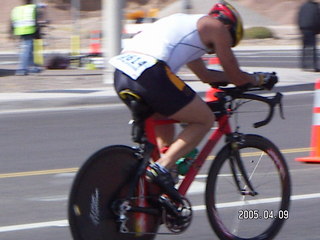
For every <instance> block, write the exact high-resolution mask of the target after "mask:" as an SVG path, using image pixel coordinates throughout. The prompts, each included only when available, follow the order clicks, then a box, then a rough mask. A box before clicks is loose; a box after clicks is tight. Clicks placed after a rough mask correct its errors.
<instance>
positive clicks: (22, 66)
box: [17, 35, 39, 75]
mask: <svg viewBox="0 0 320 240" xmlns="http://www.w3.org/2000/svg"><path fill="white" fill-rule="evenodd" d="M33 39H34V37H33V36H31V35H25V36H21V44H20V56H19V68H18V70H17V73H19V74H25V75H26V74H28V73H29V72H39V69H38V68H37V67H36V66H35V64H34V61H33Z"/></svg>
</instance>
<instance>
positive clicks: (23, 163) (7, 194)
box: [0, 91, 320, 240]
mask: <svg viewBox="0 0 320 240" xmlns="http://www.w3.org/2000/svg"><path fill="white" fill-rule="evenodd" d="M312 99H313V94H312V92H311V91H307V92H304V93H303V94H295V95H287V96H286V97H285V112H286V120H285V121H282V120H280V119H279V117H278V116H276V117H275V121H273V122H272V123H271V124H270V125H269V126H266V127H264V128H261V129H257V130H254V129H252V128H251V127H250V125H249V124H245V126H244V127H243V129H242V130H243V131H245V132H247V131H250V132H256V133H260V134H263V135H266V136H267V137H269V138H270V139H272V140H273V141H274V142H275V143H276V144H277V145H278V146H279V147H280V148H281V149H282V150H284V153H285V156H286V158H287V160H288V163H289V166H290V170H291V174H292V180H293V195H294V196H295V200H293V201H292V208H291V211H290V219H289V221H288V222H287V224H286V225H285V227H284V229H283V230H282V231H281V233H280V235H279V237H277V238H276V239H279V240H280V239H281V240H289V239H290V240H291V239H305V240H315V239H319V236H320V227H319V218H320V214H318V213H317V212H316V211H315V209H317V205H318V204H319V199H320V197H319V192H320V191H319V187H318V185H319V184H318V182H319V174H318V173H319V171H320V165H319V166H318V165H307V164H301V163H298V162H295V161H294V158H295V157H298V156H306V155H308V150H309V149H308V147H309V138H310V136H309V134H310V124H311V114H310V113H311V110H312V104H311V102H312ZM255 111H256V110H255ZM245 115H246V116H248V118H245V119H243V121H242V122H251V121H252V120H254V119H252V118H253V117H254V116H255V115H257V114H256V113H245ZM127 119H129V114H128V111H127V110H126V109H125V108H124V107H120V106H119V105H117V104H115V105H114V104H112V105H109V106H106V107H80V108H65V109H60V110H53V109H50V110H47V111H43V110H41V111H34V112H20V113H10V114H8V113H2V114H0V126H1V132H2V134H1V135H2V136H5V137H2V138H0V146H1V147H2V149H1V152H0V159H1V162H2V164H1V174H0V191H1V192H0V201H1V203H2V204H1V206H0V211H1V215H0V238H1V239H5V240H19V239H27V240H29V239H32V240H38V239H39V240H40V239H43V238H45V239H47V240H51V239H52V240H54V239H57V238H59V239H66V240H67V239H71V237H70V234H69V231H68V228H67V226H66V224H67V222H66V206H67V195H68V191H69V188H70V184H71V181H72V179H73V177H74V173H75V171H76V169H77V167H79V166H80V165H81V163H82V162H83V161H84V160H85V158H86V157H87V156H89V155H90V154H91V153H93V152H94V151H95V150H97V149H99V148H101V147H102V146H104V145H109V144H114V143H124V144H130V141H129V132H130V128H129V126H128V125H127V124H126V123H127ZM249 119H250V121H249ZM208 164H209V163H208ZM206 167H207V166H205V168H206ZM202 174H205V171H203V172H202ZM202 187H203V183H202V180H200V179H199V180H198V181H197V184H196V185H195V186H194V188H193V190H192V192H193V194H191V195H190V199H191V201H192V203H193V204H194V205H195V206H200V207H198V208H199V209H201V206H202V205H203V200H202V199H203V197H202V196H201V194H200V193H201V192H202V190H201V189H203V188H202ZM312 194H316V195H312ZM301 198H305V199H303V200H301ZM175 238H176V239H187V240H189V239H194V238H197V239H199V240H209V239H210V240H211V239H216V238H215V237H214V236H213V233H212V231H211V229H210V228H209V226H208V223H207V220H206V216H205V211H203V210H198V211H195V218H194V222H193V224H192V226H191V228H190V229H189V230H188V231H187V232H186V233H185V234H183V235H179V236H175ZM157 239H160V240H166V239H172V237H169V236H159V237H157Z"/></svg>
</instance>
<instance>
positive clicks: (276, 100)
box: [253, 92, 285, 128]
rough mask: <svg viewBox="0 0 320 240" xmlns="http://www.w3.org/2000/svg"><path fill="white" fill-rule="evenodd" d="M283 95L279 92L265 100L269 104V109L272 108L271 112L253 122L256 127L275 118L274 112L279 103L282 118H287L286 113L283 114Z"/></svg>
mask: <svg viewBox="0 0 320 240" xmlns="http://www.w3.org/2000/svg"><path fill="white" fill-rule="evenodd" d="M282 97H283V95H282V93H279V92H278V93H277V94H276V95H275V96H274V97H273V98H272V99H269V100H268V101H265V102H266V103H267V104H268V105H269V109H270V110H269V114H268V116H267V117H266V118H265V119H264V120H262V121H260V122H256V123H254V124H253V127H254V128H259V127H262V126H264V125H266V124H268V123H269V122H270V121H271V119H272V118H273V114H274V108H275V106H276V105H277V104H279V109H280V116H281V118H282V119H285V118H284V114H283V108H282V101H281V100H282Z"/></svg>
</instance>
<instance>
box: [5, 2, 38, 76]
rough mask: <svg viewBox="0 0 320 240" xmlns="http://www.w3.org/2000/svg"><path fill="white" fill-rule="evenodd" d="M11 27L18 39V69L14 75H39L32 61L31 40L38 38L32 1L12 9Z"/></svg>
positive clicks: (34, 7) (35, 8)
mask: <svg viewBox="0 0 320 240" xmlns="http://www.w3.org/2000/svg"><path fill="white" fill-rule="evenodd" d="M11 26H12V32H13V34H14V35H16V36H18V37H20V40H21V44H20V57H19V68H18V69H17V70H16V75H19V76H23V75H28V74H29V73H39V72H40V71H41V68H40V67H37V66H36V65H35V64H34V61H33V40H34V39H37V38H39V37H40V36H39V26H38V24H37V5H36V4H32V0H25V4H24V5H21V6H17V7H15V8H13V10H12V12H11Z"/></svg>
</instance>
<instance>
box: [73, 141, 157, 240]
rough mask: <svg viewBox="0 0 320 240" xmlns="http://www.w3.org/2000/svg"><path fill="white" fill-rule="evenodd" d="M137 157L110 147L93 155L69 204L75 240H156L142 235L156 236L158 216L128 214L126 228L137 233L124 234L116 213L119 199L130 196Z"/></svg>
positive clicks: (77, 180)
mask: <svg viewBox="0 0 320 240" xmlns="http://www.w3.org/2000/svg"><path fill="white" fill-rule="evenodd" d="M136 153H137V151H136V150H135V149H133V148H130V147H127V146H122V145H114V146H109V147H106V148H103V149H101V150H100V151H98V152H97V153H95V154H94V155H92V156H91V157H90V158H89V159H88V160H87V161H86V162H85V163H84V165H83V166H82V167H81V168H80V170H79V171H78V173H77V175H76V177H75V179H74V182H73V185H72V187H71V191H70V196H69V203H68V215H69V216H68V218H69V225H70V230H71V234H72V236H73V239H74V240H129V239H136V240H152V239H153V238H154V236H155V235H153V234H143V233H141V232H149V233H156V232H157V229H158V227H159V217H158V216H155V215H150V214H145V213H129V212H128V215H129V220H128V222H127V224H126V227H128V229H129V230H130V231H132V232H136V233H135V234H132V233H120V232H119V223H117V222H116V214H115V213H114V211H113V209H112V204H114V202H115V201H116V200H117V199H120V198H121V197H122V198H124V197H125V196H127V195H126V193H127V191H128V185H129V182H130V180H131V178H132V176H133V174H134V173H136V170H137V166H138V164H139V158H138V157H137V154H136ZM136 192H138V191H136ZM136 194H137V193H136ZM139 214H140V215H139Z"/></svg>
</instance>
